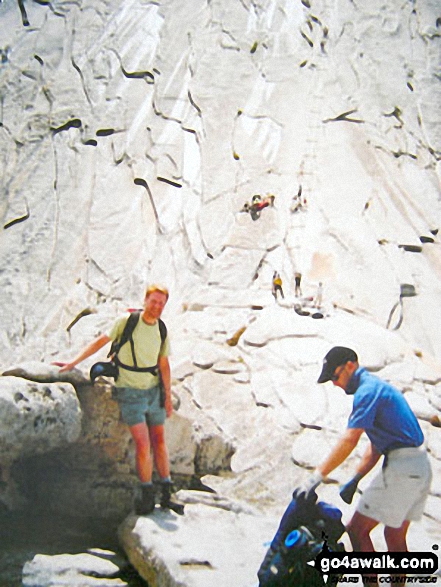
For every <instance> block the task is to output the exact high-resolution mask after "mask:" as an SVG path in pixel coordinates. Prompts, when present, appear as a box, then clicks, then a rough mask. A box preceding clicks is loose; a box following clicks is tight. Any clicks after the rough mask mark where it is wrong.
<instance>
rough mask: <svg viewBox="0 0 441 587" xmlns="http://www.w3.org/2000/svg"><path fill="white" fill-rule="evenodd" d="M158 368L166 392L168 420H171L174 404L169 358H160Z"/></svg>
mask: <svg viewBox="0 0 441 587" xmlns="http://www.w3.org/2000/svg"><path fill="white" fill-rule="evenodd" d="M158 366H159V370H160V371H161V379H162V384H163V386H164V391H165V411H166V414H167V418H169V417H170V416H171V415H172V412H173V403H172V397H171V375H170V363H169V362H168V357H159V359H158Z"/></svg>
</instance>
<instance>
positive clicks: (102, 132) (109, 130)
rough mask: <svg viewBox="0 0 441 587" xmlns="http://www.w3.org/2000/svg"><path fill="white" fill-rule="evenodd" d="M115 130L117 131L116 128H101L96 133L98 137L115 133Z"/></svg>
mask: <svg viewBox="0 0 441 587" xmlns="http://www.w3.org/2000/svg"><path fill="white" fill-rule="evenodd" d="M115 132H116V131H115V129H114V128H101V129H99V130H97V131H96V133H95V134H96V136H97V137H109V136H110V135H113V133H115Z"/></svg>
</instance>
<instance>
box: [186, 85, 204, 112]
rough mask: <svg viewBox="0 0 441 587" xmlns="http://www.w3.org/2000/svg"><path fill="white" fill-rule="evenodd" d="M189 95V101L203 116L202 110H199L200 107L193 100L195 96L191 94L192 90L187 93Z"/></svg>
mask: <svg viewBox="0 0 441 587" xmlns="http://www.w3.org/2000/svg"><path fill="white" fill-rule="evenodd" d="M187 95H188V99H189V100H190V104H191V105H192V106H193V108H195V109H196V110H197V112H198V114H199V115H200V116H202V110H201V109H200V108H199V106H198V105H197V104H196V102H195V101H194V100H193V96H192V95H191V92H190V90H188V93H187Z"/></svg>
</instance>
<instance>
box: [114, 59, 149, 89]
mask: <svg viewBox="0 0 441 587" xmlns="http://www.w3.org/2000/svg"><path fill="white" fill-rule="evenodd" d="M121 71H122V72H123V74H124V76H125V77H127V78H129V79H146V81H147V83H150V84H153V83H154V82H155V76H154V75H153V73H152V72H151V71H126V70H125V69H124V67H123V65H122V63H121Z"/></svg>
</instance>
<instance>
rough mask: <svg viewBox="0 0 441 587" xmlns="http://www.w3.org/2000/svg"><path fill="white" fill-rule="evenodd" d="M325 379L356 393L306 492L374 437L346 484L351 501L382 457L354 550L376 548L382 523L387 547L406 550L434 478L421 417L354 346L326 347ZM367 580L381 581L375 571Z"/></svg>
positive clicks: (354, 533) (356, 519) (361, 508)
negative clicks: (374, 534) (342, 429)
mask: <svg viewBox="0 0 441 587" xmlns="http://www.w3.org/2000/svg"><path fill="white" fill-rule="evenodd" d="M326 381H332V383H333V384H334V385H335V386H337V387H340V388H341V389H343V390H344V391H345V392H346V394H348V395H352V396H353V399H354V401H353V408H352V412H351V415H350V416H349V421H348V426H347V429H346V432H345V433H344V434H343V436H342V437H341V439H340V441H339V442H337V444H336V446H335V447H334V449H333V450H331V452H330V454H329V456H328V457H327V458H326V459H325V460H324V461H323V462H322V464H321V465H319V466H318V467H317V469H316V470H315V472H314V473H313V475H311V476H310V477H309V478H308V479H307V480H306V481H305V483H304V484H303V486H302V488H301V492H304V493H305V495H308V494H309V492H310V491H313V490H314V489H315V488H316V487H317V486H318V485H319V484H320V483H321V482H322V481H323V480H324V478H325V477H326V476H327V475H329V473H331V472H332V471H333V470H334V469H336V468H337V467H338V466H339V465H341V464H342V463H343V462H344V461H345V460H346V459H347V457H348V456H349V455H350V454H351V452H352V451H353V449H354V448H355V447H356V446H357V444H358V441H359V440H360V438H361V436H362V434H363V433H366V435H367V437H368V438H369V440H370V443H369V445H368V447H367V450H366V452H365V454H364V455H363V457H362V458H361V461H360V463H359V465H358V467H357V469H356V474H355V476H354V477H353V478H352V479H351V480H350V481H349V482H348V483H347V484H346V485H344V486H343V487H342V488H341V492H340V495H341V497H342V499H343V500H344V501H345V502H347V503H351V502H352V498H353V496H354V494H355V491H356V489H357V486H358V484H359V482H360V480H361V479H362V478H363V477H364V476H365V475H366V474H367V473H369V471H371V470H372V469H373V467H374V466H375V465H376V463H377V462H378V461H379V459H380V458H381V457H383V463H382V469H381V471H380V472H379V473H378V475H377V476H376V477H375V478H374V479H373V481H372V482H371V484H370V485H369V486H368V488H367V489H365V490H364V491H363V495H362V497H361V499H360V501H359V502H358V505H357V509H356V512H355V514H354V515H353V517H352V519H351V520H350V522H349V524H348V526H347V527H346V529H347V532H348V534H349V537H350V539H351V543H352V546H353V548H354V551H361V552H372V551H374V546H373V543H372V540H371V537H370V533H371V532H372V530H373V529H374V528H375V527H376V526H377V525H378V524H379V523H382V524H384V525H385V528H384V537H385V540H386V544H387V547H388V550H389V551H390V552H406V551H407V542H406V536H407V531H408V529H409V525H410V523H411V521H416V520H420V519H421V517H422V515H423V512H424V506H425V503H426V500H427V496H428V494H429V490H430V484H431V479H432V472H431V465H430V461H429V458H428V455H427V452H426V449H425V447H424V435H423V432H422V430H421V427H420V425H419V423H418V420H417V418H416V416H415V415H414V413H413V412H412V410H411V408H410V406H409V404H408V403H407V401H406V399H405V398H404V396H403V394H402V393H400V392H399V391H398V390H397V389H395V387H393V386H392V385H390V384H389V383H387V382H385V381H382V380H381V379H379V378H378V377H376V376H374V375H371V374H370V373H368V371H367V370H366V369H365V368H363V367H360V365H359V363H358V356H357V354H356V353H355V351H354V350H352V349H350V348H347V347H341V346H336V347H333V348H332V349H331V350H330V351H329V352H328V353H327V355H326V356H325V358H324V361H323V367H322V371H321V373H320V376H319V378H318V383H325V382H326ZM401 580H402V581H403V582H404V581H405V578H404V577H402V579H401ZM368 581H369V584H371V585H372V584H374V585H375V584H376V583H375V579H374V578H373V577H369V579H368Z"/></svg>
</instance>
